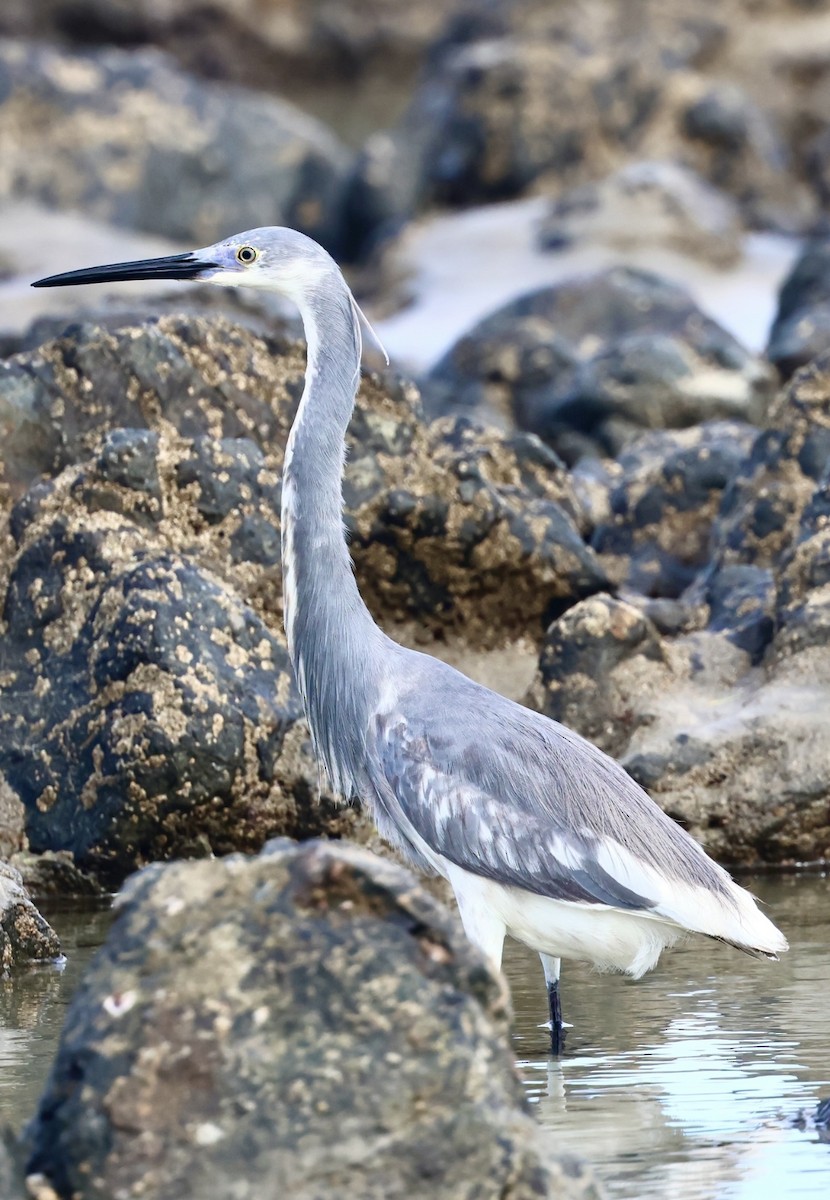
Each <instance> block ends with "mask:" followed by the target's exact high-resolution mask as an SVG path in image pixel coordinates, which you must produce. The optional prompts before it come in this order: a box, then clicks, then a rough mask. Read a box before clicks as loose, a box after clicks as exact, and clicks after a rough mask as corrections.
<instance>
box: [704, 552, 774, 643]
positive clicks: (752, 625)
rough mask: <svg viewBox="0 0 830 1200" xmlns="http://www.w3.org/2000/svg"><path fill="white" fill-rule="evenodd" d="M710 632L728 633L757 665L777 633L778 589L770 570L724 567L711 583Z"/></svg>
mask: <svg viewBox="0 0 830 1200" xmlns="http://www.w3.org/2000/svg"><path fill="white" fill-rule="evenodd" d="M706 600H707V603H708V605H709V612H710V615H709V629H711V630H712V631H713V632H715V633H718V632H721V631H722V632H724V633H726V635H727V637H728V638H729V639H730V641H732V642H734V644H735V645H736V646H738V647H739V648H740V649H741V650H745V651H746V652H747V654H748V655H749V656H750V660H751V662H752V664H753V665H757V664H758V663H759V662H760V661H761V659H762V658H763V656H764V653H765V651H766V648H767V646H768V645H769V643H770V642H771V641H772V635H773V633H774V631H775V617H776V600H777V595H776V586H775V577H774V575H773V572H772V571H771V570H770V569H769V568H767V567H755V566H750V565H744V564H735V565H733V566H727V567H723V568H722V569H721V570H720V571H716V572H715V573H714V574H713V576H712V577H711V579H709V580H708V581H707V587H706Z"/></svg>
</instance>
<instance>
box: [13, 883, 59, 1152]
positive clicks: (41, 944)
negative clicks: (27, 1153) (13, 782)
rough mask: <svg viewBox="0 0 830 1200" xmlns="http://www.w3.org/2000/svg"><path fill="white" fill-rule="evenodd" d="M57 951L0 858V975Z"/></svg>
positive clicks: (48, 928) (51, 934) (54, 941)
mask: <svg viewBox="0 0 830 1200" xmlns="http://www.w3.org/2000/svg"><path fill="white" fill-rule="evenodd" d="M60 952H61V947H60V942H59V941H58V936H57V934H56V933H55V931H54V930H53V929H52V927H51V926H50V925H49V924H48V923H47V922H46V921H45V920H44V919H43V917H42V916H41V915H40V913H39V912H38V911H37V909H36V908H35V906H34V904H32V901H31V900H30V899H29V896H28V894H27V892H26V889H25V888H24V887H23V881H22V879H21V877H20V874H19V872H17V871H16V870H15V869H14V867H12V866H10V865H9V864H8V863H5V862H3V861H2V860H0V977H2V976H3V975H5V974H7V972H8V971H10V970H11V969H12V968H13V967H21V966H24V965H26V964H27V963H33V962H48V961H50V960H53V959H56V958H59V957H60ZM1 1169H2V1168H1V1167H0V1170H1Z"/></svg>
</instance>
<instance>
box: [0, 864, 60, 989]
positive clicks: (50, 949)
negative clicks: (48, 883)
mask: <svg viewBox="0 0 830 1200" xmlns="http://www.w3.org/2000/svg"><path fill="white" fill-rule="evenodd" d="M60 952H61V947H60V942H59V941H58V937H57V934H56V933H55V931H54V930H53V929H52V928H51V926H50V925H49V924H48V923H47V922H46V921H45V920H44V919H43V917H42V916H41V915H40V913H39V912H38V911H37V909H36V908H35V906H34V904H32V902H31V900H30V899H29V897H28V895H27V893H26V889H25V888H24V887H23V881H22V879H21V877H20V874H19V872H18V871H16V870H15V869H14V867H12V866H9V864H8V863H5V862H2V861H0V976H2V975H4V974H6V972H7V971H9V970H10V969H11V968H13V967H21V966H24V965H25V964H26V963H32V962H44V961H48V960H50V959H55V958H58V957H59V955H60Z"/></svg>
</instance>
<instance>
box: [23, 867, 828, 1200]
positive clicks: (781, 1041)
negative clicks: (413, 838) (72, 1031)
mask: <svg viewBox="0 0 830 1200" xmlns="http://www.w3.org/2000/svg"><path fill="white" fill-rule="evenodd" d="M742 882H744V883H746V885H747V886H749V887H751V888H752V890H753V891H754V892H755V893H756V894H757V895H759V896H761V897H762V899H764V900H765V901H766V902H767V903H768V905H769V911H770V914H771V915H772V916H773V917H774V918H775V920H776V921H777V922H778V924H780V925H781V927H782V929H783V930H784V932H785V933H786V934H787V936H788V937H789V939H790V945H791V950H790V953H789V954H788V955H786V956H785V957H784V959H782V961H781V962H780V963H765V962H756V961H754V960H753V959H749V958H746V957H745V956H743V955H741V954H739V953H737V952H735V951H730V950H728V949H726V948H725V947H721V946H718V945H716V944H715V943H711V944H710V943H708V942H704V941H702V940H700V941H695V942H693V943H690V944H689V945H687V946H686V947H681V948H680V949H678V950H675V951H673V952H671V953H669V954H667V955H666V956H665V957H664V959H663V961H662V962H661V964H660V965H659V967H658V968H657V970H656V971H654V972H652V974H651V975H648V976H646V978H645V979H642V980H639V981H638V982H633V981H631V980H627V979H624V978H621V977H619V976H599V975H594V974H592V973H591V972H590V971H589V970H587V969H585V968H583V967H581V966H579V965H575V964H565V970H564V973H563V981H562V991H563V1004H564V1007H565V1018H566V1020H569V1021H570V1022H572V1024H573V1028H572V1029H571V1030H570V1032H569V1034H568V1039H567V1046H566V1054H565V1055H564V1057H563V1058H562V1060H561V1061H559V1062H556V1061H552V1060H551V1059H550V1057H549V1055H548V1054H547V1035H546V1032H545V1031H544V1030H543V1029H540V1028H538V1025H539V1022H541V1021H542V1020H543V1019H544V1017H545V1016H546V1008H545V1005H546V1001H545V994H544V984H543V980H542V974H541V970H540V968H539V964H538V959H536V958H535V957H534V956H533V955H532V954H530V953H529V952H528V951H525V950H524V948H523V947H520V946H517V945H515V944H511V945H510V946H508V949H507V954H506V957H505V970H506V973H507V976H508V979H509V982H510V986H511V988H512V991H513V1000H514V1005H515V1010H516V1033H515V1045H516V1051H517V1054H518V1057H519V1061H520V1066H521V1070H522V1074H523V1077H524V1080H525V1083H526V1087H527V1093H528V1097H529V1099H530V1100H531V1102H532V1104H533V1106H534V1109H535V1111H536V1113H537V1115H538V1117H539V1120H540V1122H541V1124H542V1125H543V1127H544V1128H545V1129H546V1130H549V1131H550V1136H551V1141H552V1144H553V1145H554V1147H555V1148H556V1149H557V1150H559V1151H562V1150H571V1151H574V1152H576V1153H579V1154H581V1155H582V1156H584V1157H585V1158H587V1159H589V1160H590V1161H591V1162H592V1163H593V1164H594V1166H595V1167H596V1169H597V1171H598V1172H599V1174H600V1176H601V1177H602V1179H603V1180H604V1182H605V1185H606V1188H607V1191H608V1195H609V1196H610V1197H612V1198H614V1200H622V1198H625V1200H649V1198H650V1197H655V1198H656V1197H660V1198H661V1200H664V1198H666V1197H671V1198H678V1200H759V1198H761V1200H765V1198H766V1197H767V1196H770V1197H779V1198H781V1200H808V1198H810V1200H812V1198H813V1197H816V1198H817V1197H819V1196H821V1197H824V1196H826V1195H827V1194H828V1192H830V1144H827V1143H822V1142H821V1141H820V1140H819V1133H818V1131H817V1130H816V1128H815V1127H814V1126H813V1125H812V1124H811V1122H810V1119H809V1118H810V1117H811V1115H812V1113H813V1112H814V1110H815V1107H816V1104H817V1103H818V1100H819V1099H820V1098H821V1097H823V1096H828V1095H830V1004H828V997H830V877H828V876H827V875H818V874H807V875H800V876H793V877H787V878H783V879H773V878H761V879H754V880H749V881H747V880H743V881H742ZM45 911H46V912H47V913H48V915H49V918H50V920H51V921H52V922H53V924H54V925H55V927H56V928H57V930H58V932H59V934H60V936H61V939H62V942H63V945H64V949H65V952H66V955H67V963H66V965H65V967H64V968H63V970H56V969H54V968H42V969H39V970H37V971H30V972H25V973H23V974H19V975H17V976H15V977H14V978H13V979H11V980H0V1118H5V1119H6V1120H8V1121H10V1122H11V1123H12V1124H13V1125H15V1126H17V1127H19V1126H20V1125H22V1124H23V1123H24V1122H25V1121H26V1120H27V1119H28V1117H29V1116H30V1115H31V1113H32V1112H33V1110H34V1107H35V1104H36V1101H37V1097H38V1095H39V1094H40V1091H41V1089H42V1087H43V1083H44V1081H45V1078H46V1074H47V1072H48V1069H49V1064H50V1062H51V1059H52V1055H53V1053H54V1049H55V1045H56V1042H57V1039H58V1036H59V1033H60V1028H61V1025H62V1023H63V1019H64V1015H65V1012H66V1006H67V1004H68V1002H69V999H70V998H71V995H72V993H73V991H74V989H75V987H76V986H77V983H78V980H79V979H80V976H81V975H82V973H83V970H84V967H85V966H86V963H87V962H88V961H89V958H90V955H91V954H92V952H93V950H94V949H95V947H96V946H97V945H99V944H100V942H101V941H102V940H103V938H104V936H105V934H106V930H107V927H108V925H109V920H110V915H109V913H108V912H107V911H101V910H97V911H92V912H90V911H88V910H87V911H79V910H74V911H66V910H65V909H64V910H62V911H61V910H59V911H57V912H55V911H54V910H49V909H48V908H47V909H46V910H45ZM805 1117H806V1118H807V1120H806V1121H804V1120H803V1118H805ZM825 1136H827V1135H825Z"/></svg>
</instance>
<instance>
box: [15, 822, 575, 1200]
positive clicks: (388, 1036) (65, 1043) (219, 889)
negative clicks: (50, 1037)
mask: <svg viewBox="0 0 830 1200" xmlns="http://www.w3.org/2000/svg"><path fill="white" fill-rule="evenodd" d="M28 1141H29V1145H30V1147H31V1155H30V1160H29V1170H30V1171H31V1172H34V1173H37V1174H38V1175H40V1176H42V1177H44V1178H45V1180H46V1181H48V1182H49V1183H50V1184H51V1186H53V1187H54V1189H55V1191H56V1192H57V1195H58V1196H59V1197H66V1198H68V1197H69V1196H71V1195H73V1194H75V1193H77V1192H78V1191H79V1190H80V1191H82V1192H83V1195H84V1197H85V1198H86V1200H99V1198H100V1200H104V1197H107V1198H109V1197H111V1196H114V1195H119V1196H125V1197H126V1196H138V1195H139V1194H141V1195H142V1196H145V1197H150V1198H152V1200H174V1198H175V1200H186V1198H187V1197H194V1198H195V1197H199V1198H200V1200H214V1198H215V1200H220V1197H221V1200H225V1198H226V1197H227V1196H229V1195H231V1194H233V1195H234V1196H236V1197H238V1198H239V1200H246V1198H247V1197H251V1198H253V1197H275V1198H276V1197H283V1196H291V1197H292V1198H295V1200H323V1198H324V1197H332V1200H334V1198H335V1197H338V1198H340V1197H344V1196H360V1197H362V1198H365V1200H370V1198H372V1197H377V1198H378V1200H380V1198H381V1197H383V1200H394V1198H398V1197H400V1200H404V1198H405V1200H418V1198H420V1197H423V1198H424V1200H426V1197H429V1198H430V1200H432V1198H434V1197H447V1198H449V1197H453V1198H455V1197H458V1198H459V1200H460V1198H461V1197H464V1198H465V1200H472V1198H473V1197H476V1198H478V1200H487V1198H488V1197H492V1198H493V1200H496V1198H497V1197H504V1196H506V1195H508V1194H509V1195H510V1196H511V1197H512V1198H514V1200H524V1198H526V1200H530V1198H531V1197H534V1198H536V1197H546V1196H549V1197H561V1198H562V1200H565V1198H570V1197H585V1200H588V1198H589V1197H596V1196H597V1194H598V1193H597V1191H596V1188H595V1185H594V1184H593V1182H592V1179H591V1176H590V1174H589V1173H588V1172H587V1171H585V1170H584V1169H583V1168H581V1167H579V1166H578V1165H576V1164H573V1163H570V1162H568V1163H566V1164H562V1163H559V1162H556V1161H550V1160H546V1157H545V1155H544V1153H543V1151H542V1149H541V1145H540V1139H539V1135H538V1132H537V1130H536V1128H535V1126H534V1123H533V1121H532V1120H531V1118H530V1116H529V1114H528V1110H527V1108H526V1104H525V1101H524V1099H523V1095H522V1088H521V1084H520V1082H519V1079H518V1076H517V1074H516V1071H515V1067H514V1065H513V1060H512V1056H511V1054H510V1051H509V1047H508V1042H507V997H506V994H505V991H504V985H503V983H501V982H500V981H499V979H498V978H497V977H496V976H494V975H493V974H492V973H491V972H490V970H489V969H488V968H487V966H486V964H485V962H484V960H483V959H482V958H481V957H480V956H479V955H478V953H477V952H476V951H475V950H474V949H473V948H472V947H471V946H470V944H469V943H468V942H467V941H466V939H465V937H464V935H463V933H462V930H461V927H460V925H459V924H458V922H457V921H456V919H455V918H454V917H452V916H451V915H450V914H449V913H448V912H447V910H446V909H444V908H443V907H442V906H440V905H439V904H437V903H436V902H435V901H433V900H431V899H430V898H429V897H428V896H427V895H426V894H425V893H424V892H423V891H422V890H421V889H420V888H419V887H418V885H417V883H416V881H415V879H414V877H413V876H412V875H411V874H410V873H409V872H407V871H405V870H403V869H402V868H400V867H397V866H395V865H394V864H391V863H389V862H386V861H383V860H379V859H377V858H375V857H374V856H372V855H369V854H367V853H366V852H364V851H359V850H357V849H356V848H354V847H350V846H348V845H341V846H335V845H332V844H328V843H320V842H317V843H306V844H305V845H303V846H299V847H298V846H295V845H291V844H290V843H286V842H279V843H277V844H275V845H272V846H271V847H269V848H268V849H267V851H266V852H265V853H263V854H261V855H260V856H259V857H258V858H255V859H244V858H241V857H237V856H234V857H232V858H229V859H225V860H223V861H222V862H203V863H178V864H175V865H172V866H167V867H164V868H156V867H154V868H150V869H148V870H147V871H144V872H142V873H140V874H139V875H138V876H136V877H135V878H134V879H133V880H132V881H131V883H130V885H129V887H128V889H127V892H126V895H125V897H124V899H123V900H122V902H121V903H120V904H119V906H118V910H117V914H116V920H115V924H114V926H113V928H112V930H111V932H110V935H109V938H108V940H107V943H106V945H105V947H104V949H103V950H102V951H101V952H100V953H99V955H98V957H97V958H96V959H95V961H94V962H93V964H92V966H91V968H90V969H89V971H88V972H87V975H86V977H85V979H84V981H83V983H82V985H81V987H80V989H79V990H78V992H77V993H76V995H75V997H74V998H73V1001H72V1004H71V1007H70V1010H69V1013H68V1015H67V1020H66V1024H65V1026H64V1030H63V1034H62V1038H61V1043H60V1047H59V1049H58V1053H57V1056H56V1059H55V1062H54V1065H53V1068H52V1072H51V1075H50V1078H49V1081H48V1083H47V1086H46V1090H45V1093H44V1095H43V1097H42V1100H41V1103H40V1106H39V1110H38V1113H37V1115H36V1117H35V1119H34V1121H33V1122H32V1125H31V1127H30V1129H29V1131H28Z"/></svg>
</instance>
